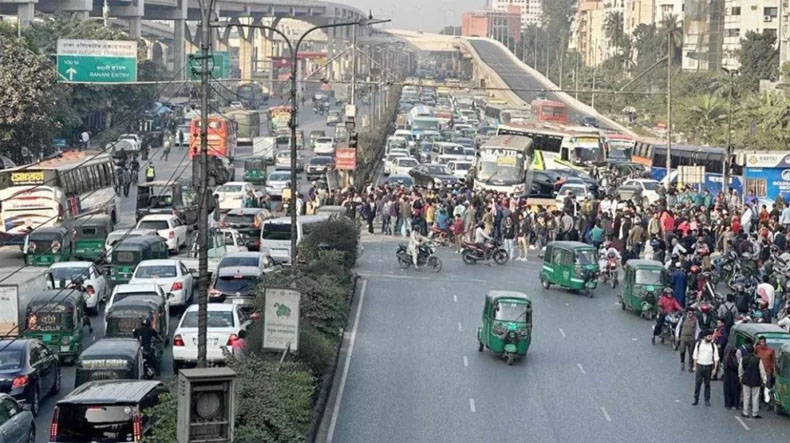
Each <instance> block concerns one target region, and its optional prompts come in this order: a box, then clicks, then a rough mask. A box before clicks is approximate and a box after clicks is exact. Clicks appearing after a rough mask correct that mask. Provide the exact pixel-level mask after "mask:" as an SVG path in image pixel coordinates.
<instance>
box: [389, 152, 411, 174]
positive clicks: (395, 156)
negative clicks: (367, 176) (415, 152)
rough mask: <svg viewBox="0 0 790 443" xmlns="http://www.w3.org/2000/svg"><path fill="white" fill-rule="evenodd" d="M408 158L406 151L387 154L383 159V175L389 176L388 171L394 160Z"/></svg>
mask: <svg viewBox="0 0 790 443" xmlns="http://www.w3.org/2000/svg"><path fill="white" fill-rule="evenodd" d="M408 157H409V154H408V153H407V152H406V151H399V150H398V151H396V150H393V152H390V153H389V154H387V158H386V159H384V175H389V173H390V169H391V168H392V164H393V163H394V162H395V159H398V158H408Z"/></svg>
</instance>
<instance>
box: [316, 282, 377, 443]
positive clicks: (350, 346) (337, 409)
mask: <svg viewBox="0 0 790 443" xmlns="http://www.w3.org/2000/svg"><path fill="white" fill-rule="evenodd" d="M367 288H368V281H367V280H362V291H361V292H360V294H359V304H358V305H357V312H356V313H355V314H354V316H355V317H354V327H353V328H352V329H351V340H349V343H348V353H347V354H346V363H345V366H344V367H343V375H342V376H341V377H340V386H338V389H337V397H336V398H335V406H334V408H333V409H332V420H331V421H330V422H329V432H328V433H327V436H326V441H327V443H329V442H331V441H332V436H333V435H334V433H335V426H336V425H337V416H338V414H339V413H340V402H341V401H342V400H343V390H344V389H345V388H346V380H347V379H348V368H349V366H350V364H351V354H352V353H353V352H354V341H355V340H356V338H357V329H358V328H359V317H360V314H361V313H362V303H364V301H365V290H366V289H367Z"/></svg>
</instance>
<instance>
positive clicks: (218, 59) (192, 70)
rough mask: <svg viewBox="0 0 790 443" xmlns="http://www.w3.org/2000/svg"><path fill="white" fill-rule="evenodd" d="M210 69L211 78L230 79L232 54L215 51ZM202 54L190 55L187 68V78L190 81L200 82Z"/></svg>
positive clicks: (209, 62)
mask: <svg viewBox="0 0 790 443" xmlns="http://www.w3.org/2000/svg"><path fill="white" fill-rule="evenodd" d="M208 66H209V69H211V74H210V75H211V78H214V79H218V78H228V77H230V54H228V51H214V53H213V54H212V55H211V59H209V61H208ZM200 69H201V61H200V53H199V52H196V53H194V54H189V61H188V63H187V66H186V70H187V78H188V79H190V80H200Z"/></svg>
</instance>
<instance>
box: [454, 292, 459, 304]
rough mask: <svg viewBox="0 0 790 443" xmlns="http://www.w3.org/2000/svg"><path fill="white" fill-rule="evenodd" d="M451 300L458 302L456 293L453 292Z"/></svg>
mask: <svg viewBox="0 0 790 443" xmlns="http://www.w3.org/2000/svg"><path fill="white" fill-rule="evenodd" d="M453 301H454V302H456V303H458V296H457V295H455V294H453Z"/></svg>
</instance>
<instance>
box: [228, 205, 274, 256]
mask: <svg viewBox="0 0 790 443" xmlns="http://www.w3.org/2000/svg"><path fill="white" fill-rule="evenodd" d="M270 218H272V213H271V212H269V210H268V209H265V208H235V209H231V210H230V211H228V212H226V213H225V214H224V215H223V216H222V218H221V219H220V221H219V227H220V228H232V229H235V230H237V231H239V233H241V234H244V236H245V237H246V240H248V242H247V245H246V246H247V249H249V250H251V251H257V250H258V248H259V247H260V244H261V226H263V222H264V221H265V220H268V219H270Z"/></svg>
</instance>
